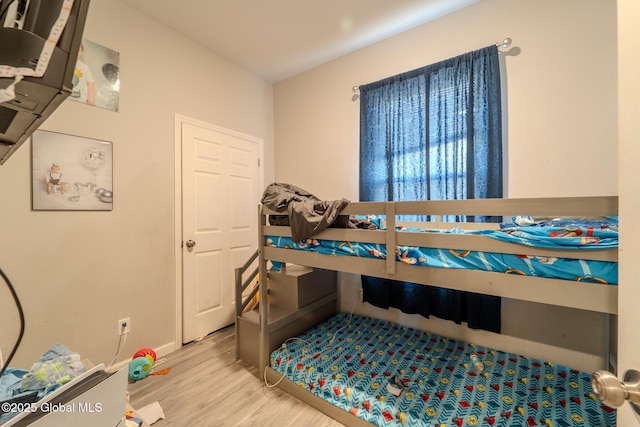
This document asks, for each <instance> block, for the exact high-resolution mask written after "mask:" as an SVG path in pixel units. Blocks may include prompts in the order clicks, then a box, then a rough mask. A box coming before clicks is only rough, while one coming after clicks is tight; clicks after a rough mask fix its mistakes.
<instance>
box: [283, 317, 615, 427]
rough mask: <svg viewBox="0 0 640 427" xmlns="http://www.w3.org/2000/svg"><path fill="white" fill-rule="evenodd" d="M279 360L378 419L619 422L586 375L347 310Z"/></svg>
mask: <svg viewBox="0 0 640 427" xmlns="http://www.w3.org/2000/svg"><path fill="white" fill-rule="evenodd" d="M271 367H272V368H273V369H274V370H276V371H277V372H279V373H280V374H282V375H284V376H285V377H286V378H288V379H289V380H291V381H292V382H294V383H296V384H298V385H299V386H300V387H303V388H305V389H306V390H307V391H309V392H310V393H313V394H315V395H316V396H318V397H320V398H322V399H324V400H327V401H328V402H330V403H331V404H333V405H335V406H337V407H339V408H341V409H343V410H345V411H348V412H350V413H351V414H353V415H355V416H357V417H359V418H362V419H364V420H365V421H368V422H370V423H372V424H374V425H377V426H380V427H386V426H429V427H432V426H433V427H440V426H518V427H520V426H523V427H524V426H548V427H551V426H559V427H562V426H581V427H586V426H591V427H613V426H615V424H616V414H615V410H614V409H612V408H610V407H608V406H606V405H604V404H603V403H602V402H601V401H599V400H598V399H597V397H596V396H595V394H594V393H593V390H592V389H591V376H590V374H588V373H585V372H581V371H578V370H575V369H571V368H568V367H565V366H561V365H557V364H553V363H548V362H544V361H541V360H537V359H533V358H526V357H523V356H519V355H516V354H512V353H506V352H503V351H499V350H493V349H491V348H487V347H483V346H479V345H475V344H469V343H465V342H462V341H457V340H452V339H448V338H445V337H442V336H438V335H435V334H432V333H429V332H423V331H420V330H417V329H412V328H409V327H405V326H401V325H398V324H395V323H393V322H388V321H385V320H380V319H375V318H371V317H365V316H361V315H356V314H354V315H349V314H347V313H339V314H337V315H335V316H333V317H331V318H330V319H328V320H326V321H325V322H322V323H321V324H319V325H317V326H316V327H314V328H312V329H310V330H309V331H307V332H306V333H304V334H302V335H300V336H298V337H295V338H290V339H289V340H287V341H286V342H285V343H284V344H283V345H282V346H281V347H280V348H278V349H276V350H275V351H274V352H273V353H272V354H271Z"/></svg>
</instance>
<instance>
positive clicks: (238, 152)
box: [182, 123, 260, 342]
mask: <svg viewBox="0 0 640 427" xmlns="http://www.w3.org/2000/svg"><path fill="white" fill-rule="evenodd" d="M259 149H260V144H259V140H255V139H253V138H250V137H246V136H244V135H240V134H237V133H234V132H232V131H228V130H225V129H220V128H216V127H213V126H207V125H199V124H192V123H183V124H182V184H183V192H182V204H183V206H182V209H183V215H182V218H183V227H182V238H183V241H184V242H186V241H187V240H192V241H193V242H195V245H194V246H193V247H191V248H189V247H187V246H186V245H185V246H184V247H183V251H182V257H183V262H182V266H183V276H182V280H183V342H189V341H192V340H194V339H198V338H201V337H203V336H205V335H207V334H208V333H210V332H213V331H215V330H218V329H220V328H223V327H225V326H227V325H229V324H231V323H233V321H234V313H235V310H234V300H233V298H234V295H235V293H234V290H233V284H234V283H233V282H234V271H235V268H236V267H239V266H241V265H242V264H244V262H245V261H246V259H247V258H248V257H249V256H250V255H251V253H252V252H253V251H254V250H255V249H256V248H257V235H258V233H257V221H256V218H257V206H258V203H259V184H260V179H259V165H258V157H259Z"/></svg>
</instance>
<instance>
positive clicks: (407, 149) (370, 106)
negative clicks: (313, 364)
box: [360, 46, 502, 330]
mask: <svg viewBox="0 0 640 427" xmlns="http://www.w3.org/2000/svg"><path fill="white" fill-rule="evenodd" d="M500 101H501V94H500V70H499V63H498V50H497V47H496V46H489V47H487V48H484V49H480V50H477V51H474V52H470V53H467V54H464V55H461V56H458V57H455V58H451V59H448V60H446V61H442V62H439V63H437V64H433V65H429V66H426V67H423V68H420V69H417V70H413V71H410V72H407V73H403V74H399V75H397V76H393V77H389V78H387V79H384V80H380V81H378V82H375V83H371V84H368V85H364V86H361V87H360V200H361V201H405V200H450V199H456V200H457V199H473V198H499V197H502V123H501V115H502V112H501V111H502V109H501V105H500ZM473 219H474V218H448V220H450V221H453V220H455V221H465V220H473ZM371 280H372V279H369V278H366V277H363V289H364V293H365V300H367V294H369V296H370V297H371V300H372V301H373V300H376V301H378V296H380V295H377V294H376V295H374V292H378V291H380V289H377V288H379V286H378V287H377V286H369V285H366V286H365V282H371ZM376 282H377V283H380V281H379V280H377V279H376ZM413 286H418V287H421V286H422V285H413ZM424 288H429V287H424ZM397 289H400V291H399V292H401V293H404V294H406V298H405V299H406V302H407V305H405V306H404V307H405V308H406V309H407V310H408V311H406V310H404V309H403V307H402V305H403V304H402V303H400V305H401V306H397V305H394V304H396V303H394V304H390V306H396V307H397V308H400V309H402V310H403V311H406V312H415V311H412V310H415V306H416V304H415V301H414V300H415V298H417V297H418V295H422V296H421V297H420V298H429V299H430V302H429V304H418V305H419V306H421V307H422V306H424V307H428V306H429V305H431V306H436V307H439V306H443V305H446V306H447V307H449V308H448V309H447V311H450V312H448V313H444V314H435V315H437V316H438V317H444V318H447V319H451V320H454V321H456V322H458V323H460V321H468V322H469V326H470V327H474V326H473V325H476V326H475V327H480V328H483V329H489V330H496V327H495V317H494V318H493V319H492V320H491V321H489V322H488V326H487V322H486V319H482V317H483V316H484V317H486V316H487V315H488V316H489V317H491V316H495V315H497V316H498V318H497V325H498V326H497V329H498V330H499V314H500V310H499V298H496V297H488V296H479V295H476V296H475V297H473V298H476V297H477V298H480V299H481V300H482V304H481V305H482V306H483V307H484V308H483V309H482V313H481V314H480V315H479V319H477V320H478V322H479V323H478V322H476V321H475V320H473V319H471V318H470V316H469V315H468V311H469V309H474V308H475V307H473V306H477V302H475V301H474V302H473V303H472V304H468V303H467V299H468V295H467V294H466V293H464V292H458V291H444V290H442V289H438V290H437V291H435V290H434V291H433V292H431V293H430V295H429V296H426V295H423V291H424V289H421V288H414V287H412V286H411V284H404V285H403V286H395V287H394V286H389V287H388V290H384V291H380V292H382V293H383V294H384V293H385V292H398V291H397ZM391 299H393V300H394V301H398V298H397V295H394V296H393V297H389V298H387V297H386V296H384V295H383V296H382V300H391ZM454 300H455V301H457V302H456V303H455V304H451V301H454ZM496 300H497V304H498V305H497V309H496ZM440 302H442V304H440ZM376 305H377V304H376ZM383 305H385V303H383ZM467 307H469V309H468V308H467ZM485 309H486V310H485ZM420 310H422V308H420ZM425 310H427V313H426V315H425V313H420V314H423V315H425V316H426V317H428V315H429V309H428V308H427V309H425ZM496 313H497V314H496ZM471 317H472V316H471Z"/></svg>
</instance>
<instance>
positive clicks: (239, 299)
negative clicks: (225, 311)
mask: <svg viewBox="0 0 640 427" xmlns="http://www.w3.org/2000/svg"><path fill="white" fill-rule="evenodd" d="M257 258H258V251H257V250H256V251H255V252H254V253H253V254H252V255H251V256H250V257H249V259H247V261H246V262H245V263H244V264H243V265H242V267H238V268H236V277H235V293H236V295H235V301H236V304H235V305H236V322H235V330H236V356H235V357H236V360H238V359H240V353H241V350H240V339H241V336H240V335H241V331H240V326H239V319H240V318H241V317H242V315H243V313H244V312H245V311H248V310H253V309H254V308H255V307H256V305H257V304H259V303H260V302H259V301H258V302H255V296H256V295H257V294H258V290H259V289H260V288H259V286H258V281H257V278H258V277H259V276H258V267H255V269H254V270H252V271H251V273H249V275H248V276H246V279H244V280H243V278H244V277H245V273H246V271H247V270H248V269H249V267H251V265H252V264H253V262H254V261H255V260H256V259H257ZM252 284H253V285H255V286H254V288H253V289H252V290H251V292H250V293H249V294H247V295H246V296H244V293H245V291H246V290H247V289H248V288H249V286H251V285H252ZM250 304H253V305H251V306H250Z"/></svg>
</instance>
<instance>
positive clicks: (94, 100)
mask: <svg viewBox="0 0 640 427" xmlns="http://www.w3.org/2000/svg"><path fill="white" fill-rule="evenodd" d="M68 99H70V100H72V101H76V102H81V103H83V104H87V105H93V106H95V107H99V108H104V109H106V110H110V111H116V112H117V111H118V109H119V104H120V53H119V52H116V51H115V50H112V49H109V48H108V47H105V46H102V45H99V44H98V43H94V42H92V41H91V40H87V39H82V43H81V44H80V50H79V51H78V61H77V62H76V67H75V70H74V73H73V90H72V92H71V95H70V96H69V98H68Z"/></svg>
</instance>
